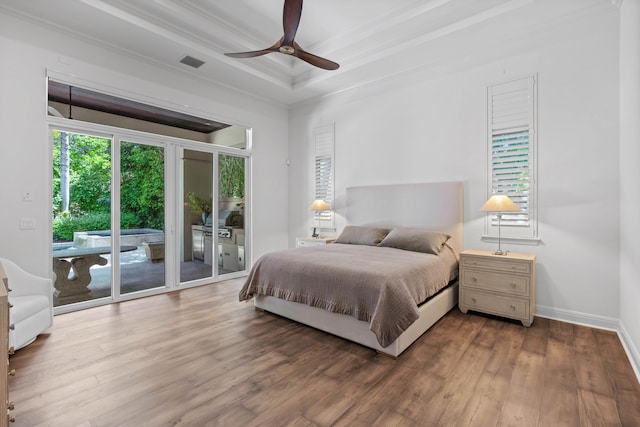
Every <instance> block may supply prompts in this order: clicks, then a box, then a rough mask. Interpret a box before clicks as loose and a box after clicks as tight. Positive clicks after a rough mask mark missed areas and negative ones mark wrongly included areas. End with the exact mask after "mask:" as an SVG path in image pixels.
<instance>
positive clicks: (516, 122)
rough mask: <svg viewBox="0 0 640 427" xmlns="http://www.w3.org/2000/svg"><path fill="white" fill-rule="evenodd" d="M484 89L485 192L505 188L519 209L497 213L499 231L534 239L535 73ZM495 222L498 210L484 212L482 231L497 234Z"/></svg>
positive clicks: (504, 233)
mask: <svg viewBox="0 0 640 427" xmlns="http://www.w3.org/2000/svg"><path fill="white" fill-rule="evenodd" d="M487 89H488V90H487V104H488V106H487V111H488V125H487V130H488V132H487V134H488V135H487V147H488V160H489V164H488V196H487V198H488V197H489V196H491V195H492V194H504V195H507V196H509V198H511V200H513V201H514V203H516V204H517V205H518V206H519V207H520V212H515V213H504V214H503V215H502V221H501V226H502V230H501V234H502V237H507V238H509V237H512V238H523V239H528V238H529V239H535V238H537V237H538V235H537V233H538V231H537V228H538V227H537V222H536V197H537V195H536V164H535V163H536V162H535V151H536V78H535V76H534V75H532V76H528V77H525V78H521V79H517V80H512V81H508V82H504V83H500V84H496V85H493V86H489V87H488V88H487ZM497 228H498V220H497V216H496V215H495V214H489V215H487V222H486V234H487V235H488V236H494V235H495V236H497V234H498V230H497Z"/></svg>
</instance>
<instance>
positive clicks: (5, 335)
mask: <svg viewBox="0 0 640 427" xmlns="http://www.w3.org/2000/svg"><path fill="white" fill-rule="evenodd" d="M0 279H1V280H2V284H1V285H0V349H4V350H0V354H4V355H6V359H4V358H5V356H0V357H2V358H3V359H4V360H3V361H0V402H1V403H0V405H4V407H5V408H6V413H5V415H4V416H0V427H4V426H6V425H8V424H9V422H10V421H14V418H13V415H12V414H11V411H12V410H13V403H12V402H9V375H13V374H14V373H13V371H11V372H10V371H9V353H10V351H11V350H10V349H9V298H8V297H7V292H8V289H9V284H8V280H7V275H6V274H5V272H4V268H3V267H2V263H0Z"/></svg>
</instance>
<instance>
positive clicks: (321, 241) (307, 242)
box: [296, 237, 336, 248]
mask: <svg viewBox="0 0 640 427" xmlns="http://www.w3.org/2000/svg"><path fill="white" fill-rule="evenodd" d="M335 240H336V238H335V237H318V238H316V237H296V248H308V247H310V246H322V245H327V244H329V243H333V242H335Z"/></svg>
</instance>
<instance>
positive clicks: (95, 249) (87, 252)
mask: <svg viewBox="0 0 640 427" xmlns="http://www.w3.org/2000/svg"><path fill="white" fill-rule="evenodd" d="M52 142H53V165H52V167H53V189H52V190H53V191H52V194H53V212H52V214H53V223H52V225H53V227H52V231H53V247H52V249H53V250H52V256H53V271H54V273H55V275H56V277H55V283H54V287H55V293H54V305H56V306H58V305H65V304H71V303H76V302H82V301H87V300H92V299H97V298H106V297H110V296H111V295H112V292H111V290H112V288H111V276H112V263H111V248H112V245H111V196H112V194H111V188H112V179H111V168H112V154H111V149H112V145H113V137H112V136H98V135H90V134H86V133H75V132H68V131H62V130H53V132H52Z"/></svg>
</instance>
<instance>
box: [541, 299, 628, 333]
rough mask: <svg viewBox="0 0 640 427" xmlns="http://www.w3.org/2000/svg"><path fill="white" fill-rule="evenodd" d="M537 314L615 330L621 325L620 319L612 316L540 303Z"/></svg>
mask: <svg viewBox="0 0 640 427" xmlns="http://www.w3.org/2000/svg"><path fill="white" fill-rule="evenodd" d="M536 316H539V317H544V318H547V319H553V320H560V321H562V322H567V323H574V324H576V325H582V326H589V327H591V328H597V329H605V330H607V331H614V332H618V331H619V325H620V321H619V320H618V319H614V318H612V317H605V316H597V315H594V314H587V313H581V312H579V311H571V310H561V309H558V308H552V307H544V306H539V305H538V306H536Z"/></svg>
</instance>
